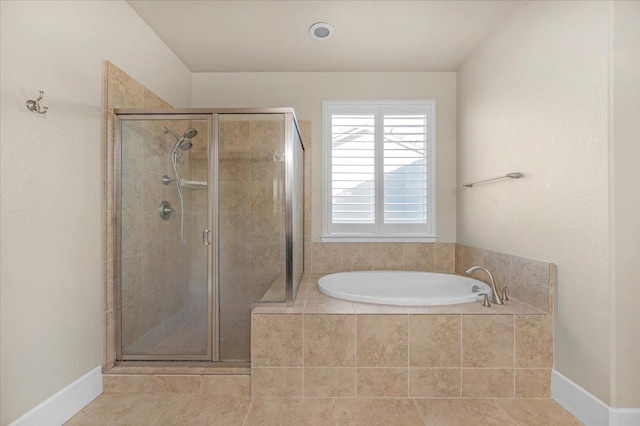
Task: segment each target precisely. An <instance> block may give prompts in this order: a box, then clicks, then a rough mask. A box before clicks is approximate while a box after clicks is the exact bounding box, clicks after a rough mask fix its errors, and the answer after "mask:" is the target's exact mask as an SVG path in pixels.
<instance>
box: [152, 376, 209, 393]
mask: <svg viewBox="0 0 640 426" xmlns="http://www.w3.org/2000/svg"><path fill="white" fill-rule="evenodd" d="M201 389H202V378H201V376H179V375H167V376H160V375H157V376H156V375H154V376H151V392H153V393H200V392H201Z"/></svg>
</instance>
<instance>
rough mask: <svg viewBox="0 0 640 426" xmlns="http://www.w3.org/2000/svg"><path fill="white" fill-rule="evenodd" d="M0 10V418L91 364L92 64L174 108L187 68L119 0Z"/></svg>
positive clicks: (98, 116) (94, 361)
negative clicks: (113, 68) (107, 66)
mask: <svg viewBox="0 0 640 426" xmlns="http://www.w3.org/2000/svg"><path fill="white" fill-rule="evenodd" d="M0 7H1V10H0V12H1V25H0V27H1V33H0V40H1V50H2V62H1V68H0V71H1V93H2V95H1V115H0V121H1V133H0V140H1V145H0V147H1V163H0V164H1V212H0V213H1V221H0V226H1V229H0V231H1V233H2V253H1V274H2V286H1V292H2V294H1V336H2V342H0V344H1V350H0V357H1V358H0V360H1V367H2V385H1V391H2V396H1V401H0V402H1V410H0V411H2V414H1V419H0V423H1V424H2V425H6V424H8V423H10V422H11V421H13V420H14V419H16V418H17V417H19V416H20V415H21V414H23V413H25V412H26V411H28V410H29V409H31V408H33V407H34V406H36V405H37V404H39V403H40V402H41V401H43V400H45V399H46V398H47V397H49V396H51V395H52V394H54V393H55V392H56V391H58V390H60V389H61V388H63V387H64V386H66V385H68V384H69V383H71V382H73V381H74V380H76V379H77V378H79V377H81V376H82V375H84V374H85V373H87V372H88V371H90V370H92V369H93V368H95V367H96V366H99V365H100V364H101V362H102V353H103V351H102V345H103V329H102V311H103V306H102V276H101V274H102V254H101V250H102V242H101V238H102V235H101V225H102V224H101V198H102V197H101V178H102V177H101V161H102V159H101V151H102V111H103V104H102V77H103V76H102V61H103V60H104V59H108V60H110V61H112V62H113V63H115V64H116V65H117V66H119V67H121V68H122V69H124V70H125V71H126V72H127V73H129V74H130V75H132V76H133V77H134V78H136V79H138V80H139V81H140V82H141V83H143V84H144V85H146V86H147V87H148V88H149V89H151V90H152V91H154V92H155V93H156V94H158V95H159V96H161V97H163V98H164V99H165V100H167V101H168V102H170V103H172V104H174V105H176V106H183V107H188V106H189V105H190V87H191V73H190V72H189V70H188V69H187V68H186V67H185V66H184V65H183V64H182V62H180V60H178V58H177V57H176V56H175V55H174V54H173V53H172V52H171V51H170V50H169V49H168V48H167V47H166V46H165V45H164V44H163V43H162V42H161V41H160V39H159V38H158V37H157V36H156V35H155V33H153V32H152V31H151V29H149V28H148V27H147V25H146V24H145V23H144V22H143V21H142V20H141V19H140V18H139V17H138V15H137V14H136V13H135V12H134V11H133V10H132V9H131V8H130V7H129V5H128V4H126V3H125V2H123V1H95V2H94V1H83V2H79V1H69V2H65V1H45V2H28V1H2V2H0ZM38 90H44V91H45V97H44V99H43V101H42V102H43V104H44V105H47V106H48V107H49V111H48V113H47V114H46V115H42V116H40V115H37V114H33V113H31V112H29V111H27V109H26V108H25V101H26V100H27V99H33V98H34V97H35V96H36V95H37V91H38Z"/></svg>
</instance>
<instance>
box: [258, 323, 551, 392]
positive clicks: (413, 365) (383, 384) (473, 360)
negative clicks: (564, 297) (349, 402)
mask: <svg viewBox="0 0 640 426" xmlns="http://www.w3.org/2000/svg"><path fill="white" fill-rule="evenodd" d="M251 367H252V369H251V372H252V384H251V385H252V395H253V396H254V397H257V396H266V397H273V396H285V397H309V398H316V397H354V396H355V397H389V398H396V397H422V398H452V397H456V398H459V397H462V398H514V397H515V398H549V396H550V379H551V368H552V367H553V324H552V316H551V315H511V314H507V315H494V314H485V315H459V314H455V315H406V314H402V315H400V314H398V315H366V314H365V315H353V314H352V315H341V314H325V315H315V314H309V315H307V314H304V315H286V314H284V315H277V314H275V315H262V314H254V315H253V316H252V360H251Z"/></svg>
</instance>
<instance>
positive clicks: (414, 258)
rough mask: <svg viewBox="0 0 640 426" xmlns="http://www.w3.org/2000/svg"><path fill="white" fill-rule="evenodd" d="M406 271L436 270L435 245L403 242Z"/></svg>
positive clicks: (404, 267)
mask: <svg viewBox="0 0 640 426" xmlns="http://www.w3.org/2000/svg"><path fill="white" fill-rule="evenodd" d="M402 255H403V258H404V261H403V262H404V263H403V265H404V266H403V269H404V270H405V271H421V272H433V271H434V245H433V244H431V243H408V244H402Z"/></svg>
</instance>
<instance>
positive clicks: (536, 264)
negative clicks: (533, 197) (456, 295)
mask: <svg viewBox="0 0 640 426" xmlns="http://www.w3.org/2000/svg"><path fill="white" fill-rule="evenodd" d="M472 266H482V267H485V268H487V269H488V270H489V271H490V272H491V273H492V274H493V277H494V279H495V281H496V287H497V288H498V291H501V290H502V288H503V287H507V293H508V295H509V296H512V297H515V298H516V299H518V300H520V301H521V302H525V303H528V304H529V305H531V306H534V307H536V308H538V309H541V310H543V311H544V312H549V313H552V312H553V288H554V282H555V275H556V272H555V271H556V267H555V265H554V264H553V263H547V262H540V261H537V260H532V259H526V258H523V257H519V256H512V255H509V254H504V253H498V252H495V251H491V250H483V249H480V248H476V247H469V246H465V245H462V244H456V245H455V272H456V273H457V274H460V275H466V274H465V271H466V270H467V269H469V268H471V267H472ZM471 276H472V277H473V278H476V279H479V280H482V281H485V282H487V283H488V282H489V279H488V277H487V276H486V274H485V273H484V272H482V271H476V272H474V273H473V274H472V275H471Z"/></svg>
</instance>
